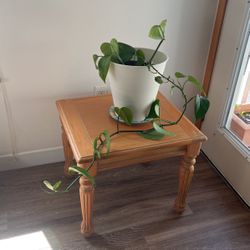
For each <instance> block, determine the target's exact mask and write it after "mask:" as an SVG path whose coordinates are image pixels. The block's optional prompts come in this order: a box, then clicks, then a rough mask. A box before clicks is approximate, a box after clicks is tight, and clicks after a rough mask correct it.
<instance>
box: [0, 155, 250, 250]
mask: <svg viewBox="0 0 250 250" xmlns="http://www.w3.org/2000/svg"><path fill="white" fill-rule="evenodd" d="M179 161H180V159H179V158H173V159H168V160H162V161H157V162H153V163H148V164H140V165H137V166H132V167H130V168H125V169H120V170H114V171H109V172H105V173H101V174H100V175H99V176H98V177H97V188H96V195H95V206H94V216H95V231H96V233H95V234H94V235H93V237H91V238H89V239H85V238H84V237H83V236H82V235H81V234H80V232H79V224H80V220H81V214H80V207H79V198H78V185H76V186H75V187H74V188H73V189H72V190H71V192H69V193H67V194H60V195H49V194H47V193H44V192H43V191H42V190H41V188H40V184H41V181H42V180H43V179H44V178H48V179H49V180H51V181H53V180H57V179H58V177H61V176H62V170H63V166H62V163H60V164H52V165H46V166H39V167H33V168H27V169H22V170H15V171H6V172H0V242H1V239H5V238H9V237H13V236H18V235H23V234H26V233H31V232H36V231H42V232H43V233H44V234H45V236H46V238H47V239H48V241H49V244H50V245H51V249H53V250H55V249H56V250H57V249H65V250H66V249H68V250H75V249H78V250H80V249H175V250H176V249H184V250H191V249H195V250H198V249H202V250H210V249H211V250H214V249H216V250H226V249H230V250H231V249H237V250H238V249H250V211H249V209H248V208H247V207H246V206H245V205H244V204H243V203H242V202H241V201H240V200H239V198H238V197H237V196H236V194H235V193H234V192H233V191H232V190H231V189H230V188H229V187H227V186H226V184H225V183H224V182H223V181H222V179H221V178H220V177H219V176H218V175H217V173H216V172H215V171H214V169H213V167H211V166H210V164H209V163H208V162H207V160H206V159H205V158H204V157H200V158H199V159H198V163H197V168H196V172H195V176H194V179H193V182H192V185H191V189H190V192H189V197H188V204H187V209H186V211H185V212H184V214H183V215H181V216H180V215H177V214H175V213H174V212H173V211H172V205H173V203H174V199H175V196H176V188H177V173H178V168H177V165H178V164H179ZM64 180H65V181H67V179H64ZM35 247H36V248H35ZM38 248H39V246H34V249H38ZM20 249H21V250H22V249H23V250H26V249H25V248H21V247H20V248H19V250H20ZM1 250H5V249H1ZM6 250H8V249H6ZM43 250H45V249H43Z"/></svg>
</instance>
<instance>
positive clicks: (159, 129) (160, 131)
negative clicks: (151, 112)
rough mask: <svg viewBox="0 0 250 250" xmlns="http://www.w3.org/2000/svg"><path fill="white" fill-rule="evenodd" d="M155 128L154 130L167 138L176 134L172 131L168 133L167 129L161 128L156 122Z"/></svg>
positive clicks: (154, 123)
mask: <svg viewBox="0 0 250 250" xmlns="http://www.w3.org/2000/svg"><path fill="white" fill-rule="evenodd" d="M153 127H154V129H155V130H156V131H157V132H158V133H160V134H163V135H165V136H173V135H174V133H173V132H170V131H167V130H165V129H163V128H162V127H161V126H159V125H158V124H157V123H156V122H153Z"/></svg>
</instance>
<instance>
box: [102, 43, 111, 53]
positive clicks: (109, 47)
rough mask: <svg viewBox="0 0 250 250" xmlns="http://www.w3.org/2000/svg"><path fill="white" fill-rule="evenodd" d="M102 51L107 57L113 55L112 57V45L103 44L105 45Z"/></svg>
mask: <svg viewBox="0 0 250 250" xmlns="http://www.w3.org/2000/svg"><path fill="white" fill-rule="evenodd" d="M100 49H101V52H102V53H103V54H104V55H105V56H111V55H112V51H111V46H110V43H103V44H102V45H101V47H100Z"/></svg>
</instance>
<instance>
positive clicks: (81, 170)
mask: <svg viewBox="0 0 250 250" xmlns="http://www.w3.org/2000/svg"><path fill="white" fill-rule="evenodd" d="M69 170H70V171H73V172H76V173H77V174H79V175H82V176H85V177H87V178H88V180H89V181H90V182H91V184H92V185H93V186H95V179H94V177H93V176H91V175H90V174H89V173H88V171H87V170H86V169H84V168H80V167H77V166H73V167H69Z"/></svg>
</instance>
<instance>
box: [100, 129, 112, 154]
mask: <svg viewBox="0 0 250 250" xmlns="http://www.w3.org/2000/svg"><path fill="white" fill-rule="evenodd" d="M102 134H103V136H104V138H105V141H104V143H105V146H106V156H108V155H109V152H110V142H111V137H110V134H109V132H108V131H107V130H104V131H103V132H102Z"/></svg>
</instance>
